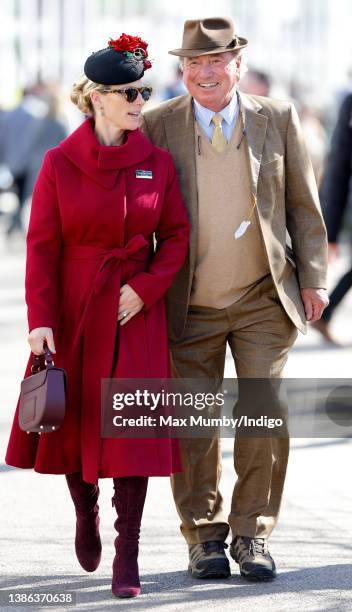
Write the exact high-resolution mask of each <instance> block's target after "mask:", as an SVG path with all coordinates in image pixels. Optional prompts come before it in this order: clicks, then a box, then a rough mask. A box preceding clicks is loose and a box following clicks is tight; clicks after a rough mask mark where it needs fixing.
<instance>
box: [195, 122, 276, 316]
mask: <svg viewBox="0 0 352 612" xmlns="http://www.w3.org/2000/svg"><path fill="white" fill-rule="evenodd" d="M195 131H196V134H195V135H196V138H195V141H196V162H197V186H198V209H199V218H198V250H197V262H196V268H195V273H194V277H193V285H192V293H191V301H190V303H191V304H193V305H198V306H207V307H211V308H226V307H228V306H230V305H231V304H233V303H234V302H236V301H237V300H238V299H240V298H241V297H242V296H243V295H244V294H245V293H246V292H247V291H248V290H249V289H250V288H251V287H252V286H253V284H255V283H256V282H257V281H258V280H260V279H261V278H263V277H264V276H265V275H267V274H268V273H269V272H270V269H269V265H268V261H267V257H266V254H265V251H264V245H263V242H262V237H261V233H260V228H259V225H258V220H257V211H256V210H255V211H254V212H255V214H252V216H251V225H250V226H249V227H248V228H247V231H246V233H245V234H244V235H242V236H241V237H240V238H238V239H237V240H236V239H235V238H234V232H235V230H236V229H237V228H238V227H239V225H240V224H241V222H242V221H245V220H247V219H248V216H249V213H250V211H251V208H252V203H251V188H250V180H249V168H248V160H247V151H246V147H247V143H246V141H245V137H243V138H242V142H241V145H240V147H239V149H238V148H237V146H238V143H239V142H240V140H241V135H242V131H243V127H242V120H241V116H239V118H238V120H237V123H236V126H235V128H234V130H233V133H232V137H231V140H230V141H229V143H228V145H227V147H226V149H225V151H223V152H222V153H218V152H217V151H216V150H215V149H214V147H213V146H212V145H211V143H210V142H209V140H208V138H207V137H206V135H205V134H204V132H203V130H202V129H201V128H200V126H199V125H198V124H197V122H195Z"/></svg>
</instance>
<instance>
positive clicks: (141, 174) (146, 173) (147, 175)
mask: <svg viewBox="0 0 352 612" xmlns="http://www.w3.org/2000/svg"><path fill="white" fill-rule="evenodd" d="M136 178H144V179H152V178H153V172H152V171H151V170H136Z"/></svg>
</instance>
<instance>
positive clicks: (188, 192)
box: [141, 93, 327, 341]
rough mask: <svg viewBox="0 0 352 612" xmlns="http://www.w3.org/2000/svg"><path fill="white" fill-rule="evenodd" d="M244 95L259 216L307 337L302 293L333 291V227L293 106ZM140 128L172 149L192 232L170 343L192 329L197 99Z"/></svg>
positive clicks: (274, 269) (172, 304) (156, 113)
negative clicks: (329, 232) (329, 281)
mask: <svg viewBox="0 0 352 612" xmlns="http://www.w3.org/2000/svg"><path fill="white" fill-rule="evenodd" d="M239 97H240V103H241V112H242V118H243V122H244V129H245V137H244V138H243V142H244V144H245V146H246V147H247V151H248V162H249V164H248V169H249V173H250V180H251V188H252V193H253V196H254V197H255V198H256V210H255V214H257V216H258V221H259V227H260V230H261V234H262V238H263V242H264V247H265V249H264V251H265V256H266V257H267V258H268V262H269V266H270V270H271V274H272V277H273V281H274V284H275V287H276V290H277V293H278V296H279V298H280V300H281V303H282V305H283V307H284V309H285V311H286V313H287V314H288V316H289V317H290V319H291V320H292V321H293V323H294V324H295V325H296V327H297V328H298V329H299V330H300V331H301V332H303V333H306V331H307V324H306V317H305V313H304V307H303V303H302V299H301V294H300V288H306V287H321V288H326V275H327V237H326V229H325V225H324V221H323V217H322V214H321V209H320V204H319V196H318V190H317V186H316V182H315V178H314V174H313V169H312V165H311V161H310V158H309V155H308V152H307V149H306V146H305V143H304V140H303V136H302V131H301V128H300V123H299V119H298V116H297V112H296V110H295V108H294V106H293V104H291V103H290V102H286V101H279V100H273V99H270V98H264V97H261V96H250V95H247V94H243V93H241V94H240V95H239ZM141 127H142V130H143V131H144V132H145V134H146V135H147V136H148V137H149V138H150V140H151V141H152V142H153V143H154V144H156V145H158V146H160V147H163V148H166V149H168V151H170V153H171V155H172V157H173V159H174V162H175V165H176V169H177V173H178V177H179V181H180V186H181V191H182V194H183V197H184V200H185V203H186V206H187V209H188V213H189V218H190V221H191V226H192V231H191V238H190V249H189V255H188V259H187V260H186V263H185V264H184V266H183V268H182V269H181V270H180V272H179V273H178V275H177V277H176V280H175V282H174V283H173V286H172V287H171V289H170V290H169V291H168V294H167V297H166V301H167V311H168V321H169V323H168V324H169V337H170V340H171V341H176V340H177V339H179V338H181V337H182V334H183V332H184V328H185V323H186V318H187V310H188V304H189V296H190V291H191V286H192V280H193V274H194V269H195V263H196V255H197V233H198V195H197V177H196V159H195V154H196V153H195V151H196V147H195V135H194V114H193V103H192V98H191V96H190V95H188V94H187V95H184V96H179V97H177V98H174V99H172V100H168V101H166V102H163V103H161V104H160V105H159V106H158V107H156V108H152V109H150V110H147V111H146V112H145V113H144V114H143V118H142V126H141ZM214 180H215V181H216V168H215V167H214ZM219 197H221V185H219ZM215 205H216V203H215ZM234 206H235V203H234ZM249 208H250V203H249ZM235 263H236V262H234V265H235Z"/></svg>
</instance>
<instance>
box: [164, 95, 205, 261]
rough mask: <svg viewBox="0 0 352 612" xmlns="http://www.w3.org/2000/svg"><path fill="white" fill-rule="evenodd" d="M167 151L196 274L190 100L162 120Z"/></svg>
mask: <svg viewBox="0 0 352 612" xmlns="http://www.w3.org/2000/svg"><path fill="white" fill-rule="evenodd" d="M163 121H164V125H165V132H166V139H167V146H168V149H169V151H170V153H171V155H172V157H173V159H174V162H175V165H176V168H177V171H178V176H179V179H180V186H181V190H182V193H183V198H184V200H185V202H186V204H187V207H188V212H189V216H190V221H191V226H192V232H191V238H190V248H189V258H190V268H191V270H193V268H194V266H195V260H196V250H197V228H198V193H197V172H196V159H195V136H194V116H193V107H192V98H191V96H189V95H187V96H183V97H182V98H180V103H179V104H178V106H177V107H172V108H169V109H168V110H167V112H166V113H165V114H164V116H163Z"/></svg>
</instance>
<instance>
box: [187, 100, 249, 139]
mask: <svg viewBox="0 0 352 612" xmlns="http://www.w3.org/2000/svg"><path fill="white" fill-rule="evenodd" d="M193 106H194V114H195V118H196V120H197V122H198V123H199V125H200V127H201V128H202V130H203V131H204V132H205V133H206V135H207V137H208V139H209V141H210V142H211V140H212V137H213V132H214V129H215V125H214V123H213V122H212V118H213V117H214V115H217V114H220V115H222V116H223V121H222V131H223V134H224V136H225V138H226V140H228V141H229V140H230V138H231V135H232V132H233V129H234V127H235V125H236V121H237V117H238V113H239V103H238V99H237V94H235V95H234V96H232V98H231V101H230V102H229V104H228V105H227V106H225V108H223V109H222V111H220V113H214V111H212V110H210V109H209V108H205V106H202V105H201V104H199V102H197V100H195V99H194V98H193Z"/></svg>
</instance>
